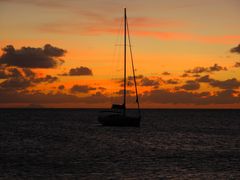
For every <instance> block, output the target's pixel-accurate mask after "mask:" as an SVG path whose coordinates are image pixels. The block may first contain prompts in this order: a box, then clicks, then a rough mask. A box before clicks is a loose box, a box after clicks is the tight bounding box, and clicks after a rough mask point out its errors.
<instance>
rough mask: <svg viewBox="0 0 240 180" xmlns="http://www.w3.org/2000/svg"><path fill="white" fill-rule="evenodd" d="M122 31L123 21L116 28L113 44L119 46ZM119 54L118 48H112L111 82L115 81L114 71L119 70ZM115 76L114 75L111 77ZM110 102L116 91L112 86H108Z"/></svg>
mask: <svg viewBox="0 0 240 180" xmlns="http://www.w3.org/2000/svg"><path fill="white" fill-rule="evenodd" d="M122 29H123V19H121V20H120V23H119V27H118V31H117V36H116V39H115V44H120V43H121V42H120V41H121V38H120V37H121V36H120V34H121V32H122ZM119 54H120V51H119V48H118V47H117V46H116V45H115V46H114V53H113V61H111V62H112V63H111V66H110V67H114V68H111V70H110V71H109V72H110V77H111V80H114V81H115V80H116V79H117V75H116V71H117V70H118V69H119V67H118V66H119V64H118V63H117V62H119V60H120V58H119ZM113 74H115V75H113ZM110 88H111V89H110V101H111V103H112V104H113V101H114V92H115V91H116V88H115V86H114V85H113V84H112V85H110Z"/></svg>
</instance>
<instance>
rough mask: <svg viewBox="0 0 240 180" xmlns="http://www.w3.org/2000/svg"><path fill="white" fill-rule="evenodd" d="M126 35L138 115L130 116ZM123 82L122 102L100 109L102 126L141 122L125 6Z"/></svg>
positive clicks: (128, 124) (137, 124)
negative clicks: (127, 96)
mask: <svg viewBox="0 0 240 180" xmlns="http://www.w3.org/2000/svg"><path fill="white" fill-rule="evenodd" d="M127 37H128V42H129V50H130V55H131V62H132V72H133V81H134V87H135V94H136V103H137V107H138V115H137V116H130V115H128V114H127V112H126V94H127V91H126V86H127V77H126V69H127V68H126V67H127V65H126V61H127V53H126V49H127V48H126V47H127ZM123 59H124V78H123V79H124V84H123V87H124V89H123V104H113V105H112V108H111V109H110V110H108V111H102V112H101V113H100V115H99V116H98V121H99V122H100V123H101V124H102V125H103V126H134V127H139V126H140V122H141V112H140V106H139V99H138V91H137V84H136V76H135V69H134V64H133V55H132V48H131V41H130V33H129V27H128V21H127V13H126V8H124V58H123Z"/></svg>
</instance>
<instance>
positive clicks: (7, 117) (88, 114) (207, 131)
mask: <svg viewBox="0 0 240 180" xmlns="http://www.w3.org/2000/svg"><path fill="white" fill-rule="evenodd" d="M98 112H99V110H86V109H85V110H84V109H1V110H0V179H240V110H174V109H165V110H164V109H162V110H143V111H142V114H143V119H142V124H141V127H140V128H135V127H102V126H100V125H99V123H98V122H97V115H98Z"/></svg>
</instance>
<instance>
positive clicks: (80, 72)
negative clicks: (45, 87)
mask: <svg viewBox="0 0 240 180" xmlns="http://www.w3.org/2000/svg"><path fill="white" fill-rule="evenodd" d="M59 75H60V76H92V75H93V72H92V70H91V69H90V68H88V67H84V66H81V67H77V68H72V69H70V70H69V72H68V73H63V74H59Z"/></svg>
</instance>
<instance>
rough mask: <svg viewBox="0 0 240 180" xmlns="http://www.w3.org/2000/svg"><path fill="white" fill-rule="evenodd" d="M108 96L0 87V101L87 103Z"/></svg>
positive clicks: (103, 100) (98, 100) (101, 101)
mask: <svg viewBox="0 0 240 180" xmlns="http://www.w3.org/2000/svg"><path fill="white" fill-rule="evenodd" d="M109 100H110V99H109V97H107V96H105V95H104V94H102V93H100V92H96V93H95V94H92V95H89V96H86V97H77V96H75V95H70V94H63V93H56V94H53V93H48V94H44V93H41V92H38V91H30V92H29V91H21V92H18V91H15V90H11V91H4V90H1V89H0V103H34V104H45V103H47V104H48V103H89V104H92V103H94V104H98V103H104V102H108V101H109Z"/></svg>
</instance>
